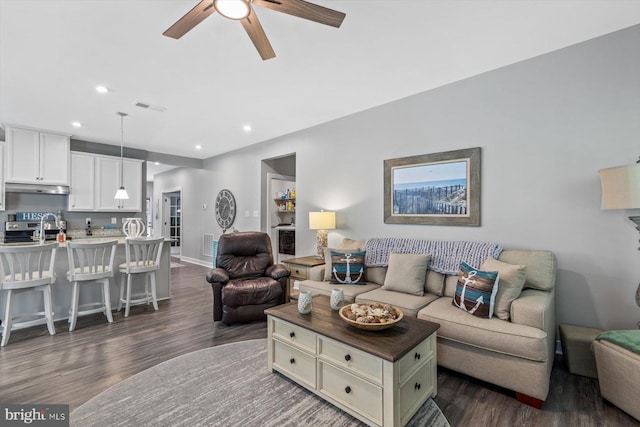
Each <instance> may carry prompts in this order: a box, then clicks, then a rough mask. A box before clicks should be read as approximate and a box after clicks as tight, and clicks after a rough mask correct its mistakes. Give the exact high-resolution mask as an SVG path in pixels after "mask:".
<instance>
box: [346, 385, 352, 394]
mask: <svg viewBox="0 0 640 427" xmlns="http://www.w3.org/2000/svg"><path fill="white" fill-rule="evenodd" d="M344 392H345V393H347V394H349V393H351V387H349V386H346V387H345V388H344Z"/></svg>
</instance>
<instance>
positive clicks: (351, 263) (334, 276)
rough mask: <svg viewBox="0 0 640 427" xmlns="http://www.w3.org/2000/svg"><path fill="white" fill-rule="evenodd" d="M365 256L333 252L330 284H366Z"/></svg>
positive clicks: (356, 253)
mask: <svg viewBox="0 0 640 427" xmlns="http://www.w3.org/2000/svg"><path fill="white" fill-rule="evenodd" d="M364 254H365V252H351V253H343V252H335V251H331V280H330V283H333V284H347V285H354V284H357V283H361V282H364Z"/></svg>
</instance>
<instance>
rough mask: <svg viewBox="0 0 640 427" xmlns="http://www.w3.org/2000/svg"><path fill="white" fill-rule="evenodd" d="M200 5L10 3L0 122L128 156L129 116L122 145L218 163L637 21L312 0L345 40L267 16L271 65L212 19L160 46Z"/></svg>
mask: <svg viewBox="0 0 640 427" xmlns="http://www.w3.org/2000/svg"><path fill="white" fill-rule="evenodd" d="M197 3H198V0H111V1H106V0H82V1H80V0H0V123H3V124H7V123H8V124H18V125H24V126H29V127H35V128H39V129H45V130H50V131H58V132H65V133H70V134H73V135H74V137H75V138H78V139H84V140H88V141H93V142H101V143H107V144H114V145H119V141H120V119H119V117H118V116H116V112H118V111H124V112H127V113H129V117H127V118H126V121H125V145H126V146H128V147H133V148H139V149H144V150H149V151H155V152H160V153H166V154H174V155H180V156H187V157H195V158H207V157H210V156H213V155H216V154H220V153H223V152H226V151H230V150H234V149H237V148H240V147H243V146H246V145H250V144H254V143H258V142H261V141H265V140H268V139H271V138H274V137H277V136H280V135H284V134H287V133H291V132H294V131H297V130H300V129H304V128H307V127H310V126H313V125H317V124H320V123H323V122H326V121H329V120H332V119H335V118H338V117H342V116H345V115H348V114H351V113H354V112H357V111H362V110H364V109H367V108H371V107H373V106H376V105H380V104H384V103H387V102H389V101H392V100H395V99H399V98H403V97H406V96H408V95H412V94H415V93H418V92H422V91H425V90H428V89H431V88H434V87H438V86H441V85H444V84H447V83H450V82H453V81H456V80H460V79H463V78H466V77H469V76H472V75H476V74H479V73H482V72H485V71H489V70H492V69H495V68H498V67H501V66H504V65H507V64H511V63H514V62H517V61H521V60H524V59H527V58H530V57H533V56H536V55H540V54H543V53H546V52H550V51H553V50H556V49H559V48H562V47H566V46H569V45H571V44H575V43H578V42H581V41H584V40H588V39H590V38H593V37H597V36H600V35H603V34H606V33H609V32H612V31H615V30H619V29H622V28H626V27H629V26H631V25H635V24H638V23H640V1H637V0H599V1H591V0H555V1H547V0H536V1H527V0H518V1H514V0H511V1H507V0H467V1H464V0H393V1H389V0H343V1H338V0H315V3H318V4H321V5H323V6H326V7H329V8H332V9H336V10H340V11H343V12H345V13H346V14H347V17H346V19H345V21H344V23H343V25H342V27H341V28H339V29H336V28H333V27H328V26H324V25H321V24H317V23H314V22H310V21H306V20H303V19H300V18H295V17H292V16H289V15H285V14H282V13H278V12H274V11H271V10H267V9H264V8H260V7H256V8H255V9H256V13H257V15H258V17H259V18H260V21H261V23H262V26H263V27H264V29H265V32H266V33H267V35H268V37H269V39H270V41H271V44H272V45H273V48H274V50H275V51H276V54H277V57H276V58H275V59H271V60H269V61H262V60H261V59H260V57H259V56H258V53H257V52H256V50H255V49H254V47H253V45H252V44H251V42H250V40H249V38H248V36H247V35H246V33H245V32H244V30H243V29H242V26H241V25H240V23H238V22H234V21H230V20H226V19H225V18H223V17H222V16H220V15H218V14H215V13H214V14H213V15H211V16H210V17H209V18H207V19H206V20H205V21H204V22H202V23H201V24H200V25H198V26H197V27H196V28H194V29H193V30H192V31H191V32H189V33H187V34H186V35H185V36H184V37H183V38H182V39H180V40H174V39H170V38H167V37H164V36H163V35H162V32H163V31H164V30H166V29H167V28H168V27H169V26H170V25H171V24H173V23H174V22H175V21H176V20H177V19H178V18H180V17H181V16H182V15H183V14H185V13H186V12H187V11H188V10H190V9H191V8H192V7H193V6H195V5H196V4H197ZM99 84H102V85H105V86H107V87H108V88H109V89H110V90H111V92H110V93H108V94H106V95H99V94H97V93H96V92H95V90H94V88H95V86H96V85H99ZM138 101H141V102H144V103H149V104H152V105H156V106H161V107H165V108H166V111H164V112H156V111H149V110H143V109H140V108H138V107H135V106H134V104H135V103H136V102H138ZM74 120H78V121H80V122H82V123H83V124H84V126H83V127H82V128H79V129H76V128H73V127H72V126H71V122H72V121H74ZM245 124H250V125H251V126H252V128H253V131H252V132H251V133H246V132H244V131H243V130H242V126H243V125H245ZM196 144H200V145H202V147H203V148H202V149H201V150H200V151H197V150H195V149H194V146H195V145H196Z"/></svg>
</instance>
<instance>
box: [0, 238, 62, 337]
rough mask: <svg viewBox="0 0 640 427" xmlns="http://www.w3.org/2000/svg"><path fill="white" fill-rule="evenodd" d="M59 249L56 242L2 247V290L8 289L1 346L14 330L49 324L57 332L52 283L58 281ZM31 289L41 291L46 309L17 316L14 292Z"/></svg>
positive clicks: (50, 328) (0, 260) (52, 333)
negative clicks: (14, 312)
mask: <svg viewBox="0 0 640 427" xmlns="http://www.w3.org/2000/svg"><path fill="white" fill-rule="evenodd" d="M57 248H58V244H57V243H49V244H43V245H32V246H0V290H2V291H5V292H7V301H6V307H5V315H4V320H3V322H2V341H1V342H0V346H2V347H4V346H5V345H7V342H9V336H10V335H11V331H13V330H17V329H24V328H30V327H32V326H36V325H44V324H46V325H47V328H48V329H49V334H51V335H55V333H56V329H55V327H54V325H53V310H52V303H51V285H53V284H54V283H55V281H56V273H55V271H54V264H55V259H56V249H57ZM28 291H38V292H42V295H43V298H44V311H41V312H36V313H23V314H20V315H17V316H15V317H14V316H13V313H12V304H13V297H14V295H15V294H18V293H23V292H28ZM34 317H36V319H34Z"/></svg>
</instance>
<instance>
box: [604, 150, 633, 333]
mask: <svg viewBox="0 0 640 427" xmlns="http://www.w3.org/2000/svg"><path fill="white" fill-rule="evenodd" d="M599 173H600V182H601V184H602V209H640V160H638V162H637V163H636V164H632V165H628V166H617V167H614V168H607V169H602V170H601V171H599ZM629 219H630V220H631V221H633V222H635V223H636V225H637V227H636V230H638V231H640V216H630V217H629ZM638 250H640V248H638ZM636 304H638V306H639V307H640V285H638V289H636ZM638 327H640V323H638Z"/></svg>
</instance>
